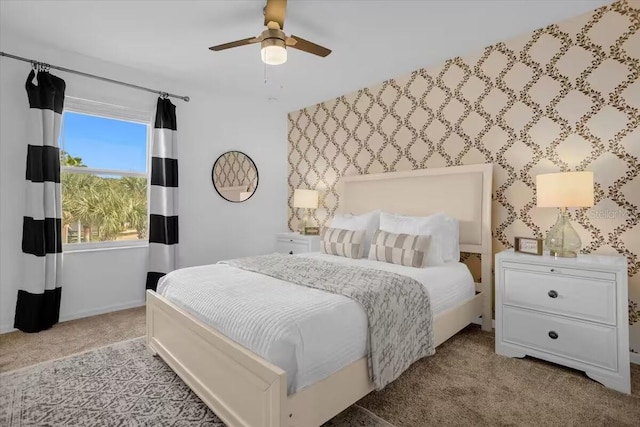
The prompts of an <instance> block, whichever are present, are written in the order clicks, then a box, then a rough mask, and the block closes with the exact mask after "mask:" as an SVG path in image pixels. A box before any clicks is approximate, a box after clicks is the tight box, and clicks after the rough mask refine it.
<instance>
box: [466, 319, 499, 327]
mask: <svg viewBox="0 0 640 427" xmlns="http://www.w3.org/2000/svg"><path fill="white" fill-rule="evenodd" d="M471 323H473V324H475V325H480V326H482V318H481V317H478V318H477V319H476V320H474V321H473V322H471ZM491 327H492V328H493V329H495V328H496V319H491Z"/></svg>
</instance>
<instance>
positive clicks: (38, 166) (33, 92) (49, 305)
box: [14, 71, 66, 332]
mask: <svg viewBox="0 0 640 427" xmlns="http://www.w3.org/2000/svg"><path fill="white" fill-rule="evenodd" d="M34 77H36V74H35V72H34V71H31V72H30V73H29V77H28V78H27V83H26V89H27V96H28V98H29V115H30V117H29V130H28V134H27V135H28V140H27V144H28V145H27V170H26V178H27V182H26V198H27V202H26V208H25V214H24V218H23V224H22V252H23V281H22V283H21V284H20V287H19V291H18V302H17V304H16V315H15V321H14V327H15V328H17V329H20V330H22V331H24V332H38V331H42V330H44V329H48V328H50V327H51V326H53V325H54V324H56V323H58V318H59V316H60V297H61V295H62V292H61V287H60V286H61V281H60V277H61V275H62V221H61V217H62V201H61V195H60V150H59V148H58V137H59V135H60V122H61V119H62V109H63V106H64V90H65V86H66V85H65V82H64V80H62V79H61V78H59V77H56V76H53V75H51V74H49V73H48V72H44V71H39V72H38V76H37V85H36V84H35V83H34V81H33V80H34Z"/></svg>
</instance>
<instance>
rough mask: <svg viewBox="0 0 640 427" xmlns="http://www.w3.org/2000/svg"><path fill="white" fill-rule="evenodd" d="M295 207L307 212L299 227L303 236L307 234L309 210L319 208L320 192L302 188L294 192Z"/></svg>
mask: <svg viewBox="0 0 640 427" xmlns="http://www.w3.org/2000/svg"><path fill="white" fill-rule="evenodd" d="M293 207H294V208H302V209H304V210H305V213H304V217H303V218H302V221H300V224H299V226H298V230H299V231H300V233H301V234H305V231H304V230H305V227H307V226H308V225H309V210H310V209H317V208H318V192H317V191H316V190H304V189H301V188H298V189H296V190H295V191H294V192H293Z"/></svg>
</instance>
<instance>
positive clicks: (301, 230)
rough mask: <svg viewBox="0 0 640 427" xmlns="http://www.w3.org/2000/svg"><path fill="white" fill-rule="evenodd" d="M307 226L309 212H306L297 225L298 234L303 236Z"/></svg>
mask: <svg viewBox="0 0 640 427" xmlns="http://www.w3.org/2000/svg"><path fill="white" fill-rule="evenodd" d="M307 225H309V212H308V211H306V212H305V214H304V216H303V217H302V219H301V220H300V223H299V224H298V232H299V233H300V234H305V227H306V226H307Z"/></svg>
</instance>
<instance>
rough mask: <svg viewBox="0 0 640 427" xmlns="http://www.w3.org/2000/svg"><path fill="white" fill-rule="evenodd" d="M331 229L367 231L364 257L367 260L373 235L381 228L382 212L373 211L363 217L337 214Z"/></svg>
mask: <svg viewBox="0 0 640 427" xmlns="http://www.w3.org/2000/svg"><path fill="white" fill-rule="evenodd" d="M331 227H332V228H342V229H344V230H350V231H358V230H366V235H365V238H364V252H363V254H362V256H363V257H364V258H367V257H368V256H369V248H370V247H371V240H372V239H373V235H374V234H375V232H376V231H378V229H379V228H380V211H379V210H377V211H371V212H367V213H365V214H362V215H352V214H335V215H334V216H333V220H332V221H331Z"/></svg>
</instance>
